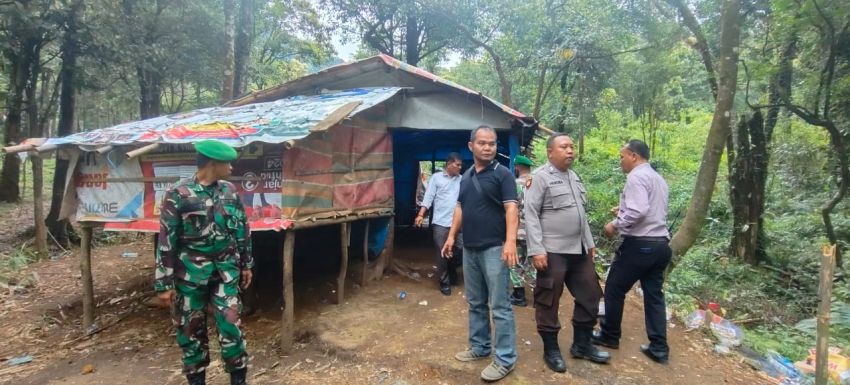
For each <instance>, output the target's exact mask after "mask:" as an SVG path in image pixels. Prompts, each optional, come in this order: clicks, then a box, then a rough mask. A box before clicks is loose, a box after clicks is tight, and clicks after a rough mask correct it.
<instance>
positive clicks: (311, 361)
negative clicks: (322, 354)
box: [304, 358, 315, 364]
mask: <svg viewBox="0 0 850 385" xmlns="http://www.w3.org/2000/svg"><path fill="white" fill-rule="evenodd" d="M304 361H305V362H307V363H308V364H312V363H313V362H315V361H313V360H311V359H309V358H308V359H305V360H304Z"/></svg>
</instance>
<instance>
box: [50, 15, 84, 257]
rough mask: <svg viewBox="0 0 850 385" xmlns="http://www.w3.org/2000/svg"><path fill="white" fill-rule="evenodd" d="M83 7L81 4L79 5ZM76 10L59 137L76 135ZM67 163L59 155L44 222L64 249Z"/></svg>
mask: <svg viewBox="0 0 850 385" xmlns="http://www.w3.org/2000/svg"><path fill="white" fill-rule="evenodd" d="M78 4H79V5H82V1H80V2H79V3H78ZM76 12H77V8H74V9H73V10H72V12H71V14H69V17H68V24H67V25H68V29H67V30H66V31H65V35H64V38H63V40H62V46H61V47H60V52H61V53H62V66H61V68H60V69H59V80H58V81H61V91H60V94H59V123H58V125H57V135H58V136H68V135H71V134H73V133H74V112H75V109H76V103H77V87H76V71H77V57H78V55H79V48H80V47H79V42H78V41H77V39H76V31H77V22H78V19H77V13H76ZM68 166H69V162H68V159H64V158H62V157H60V156H59V154H58V152H57V155H56V169H55V172H54V174H53V190H52V195H51V197H50V211H49V212H48V213H47V218H46V219H45V222H46V224H47V230H48V231H50V234H52V235H53V238H55V239H56V242H58V243H59V245H61V246H62V247H67V246H68V228H69V226H68V220H67V219H63V220H59V213H60V211H61V210H62V198H63V197H64V196H65V179H67V176H68Z"/></svg>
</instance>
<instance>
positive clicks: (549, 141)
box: [546, 132, 570, 148]
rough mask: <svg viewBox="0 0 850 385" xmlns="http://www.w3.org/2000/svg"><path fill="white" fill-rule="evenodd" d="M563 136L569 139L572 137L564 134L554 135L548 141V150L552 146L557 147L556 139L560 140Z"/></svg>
mask: <svg viewBox="0 0 850 385" xmlns="http://www.w3.org/2000/svg"><path fill="white" fill-rule="evenodd" d="M562 136H566V137H567V138H569V137H570V136H569V135H567V134H565V133H563V132H558V133H554V134H552V135H551V136H550V137H549V139H548V140H547V141H546V148H552V146H553V145H555V139H557V138H560V137H562Z"/></svg>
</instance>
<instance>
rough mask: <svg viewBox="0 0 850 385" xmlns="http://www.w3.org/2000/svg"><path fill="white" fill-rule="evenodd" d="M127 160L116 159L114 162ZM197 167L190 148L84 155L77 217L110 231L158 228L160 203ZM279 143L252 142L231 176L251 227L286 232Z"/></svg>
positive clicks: (78, 181) (78, 179)
mask: <svg viewBox="0 0 850 385" xmlns="http://www.w3.org/2000/svg"><path fill="white" fill-rule="evenodd" d="M116 159H118V160H123V162H120V163H117V162H115V160H116ZM196 171H197V166H196V160H195V154H194V153H190V152H181V153H161V154H150V155H145V156H143V157H141V159H138V158H134V159H130V160H126V159H125V156H124V154H123V153H120V152H118V153H116V154H112V153H107V154H106V155H101V154H98V153H96V152H89V153H84V154H83V156H82V158H81V161H80V164H79V167H78V168H77V174H76V175H75V182H74V183H75V185H76V187H77V198H78V202H79V205H78V207H77V219H78V220H87V221H98V222H107V224H106V227H105V228H106V229H107V230H116V231H120V230H132V231H150V232H155V231H159V207H160V204H161V203H162V199H163V197H164V196H165V192H166V191H168V190H169V189H170V188H171V187H172V186H173V185H174V183H175V182H176V181H178V180H180V179H183V178H191V177H193V176H194V175H195V173H196ZM282 177H283V175H282V166H281V152H280V147H279V146H248V147H246V148H244V149H243V151H242V154H241V156H240V159H239V161H237V162H235V163H234V168H233V174H232V176H231V178H230V182H232V183H233V184H234V185H235V186H236V188H237V191H238V193H239V196H240V198H241V199H242V203H243V205H244V206H245V212H246V214H247V216H248V221H249V226H250V228H251V230H252V231H262V230H281V229H285V228H287V227H289V226H290V225H291V223H292V221H289V220H282V219H281V208H280V205H281V190H282V186H283V179H282Z"/></svg>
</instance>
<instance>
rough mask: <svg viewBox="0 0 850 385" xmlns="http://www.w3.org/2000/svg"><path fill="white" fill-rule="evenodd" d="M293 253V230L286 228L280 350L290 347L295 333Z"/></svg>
mask: <svg viewBox="0 0 850 385" xmlns="http://www.w3.org/2000/svg"><path fill="white" fill-rule="evenodd" d="M294 254H295V230H291V229H290V230H286V231H285V233H284V240H283V317H282V318H281V320H282V321H281V325H280V326H281V327H280V350H281V351H282V352H283V353H288V352H289V351H290V350H291V349H292V336H293V334H294V333H295V328H294V324H295V293H293V292H292V256H293V255H294Z"/></svg>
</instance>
